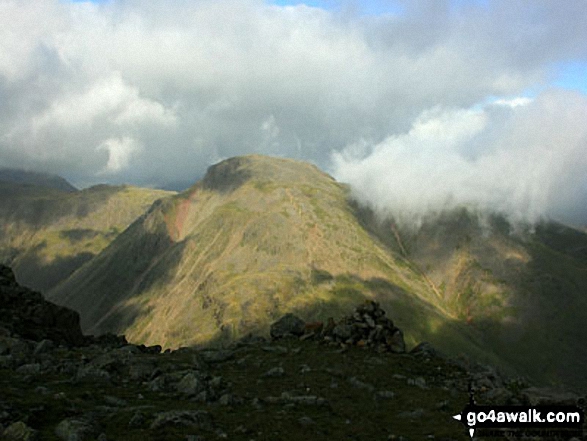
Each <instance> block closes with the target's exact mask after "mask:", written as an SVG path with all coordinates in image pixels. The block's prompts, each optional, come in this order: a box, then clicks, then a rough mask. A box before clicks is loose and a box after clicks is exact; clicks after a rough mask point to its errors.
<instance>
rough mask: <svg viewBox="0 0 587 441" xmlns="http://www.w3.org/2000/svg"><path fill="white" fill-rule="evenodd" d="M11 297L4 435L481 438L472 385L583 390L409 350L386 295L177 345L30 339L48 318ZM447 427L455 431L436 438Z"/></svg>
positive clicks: (1, 350) (478, 388)
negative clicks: (468, 421) (254, 330)
mask: <svg viewBox="0 0 587 441" xmlns="http://www.w3.org/2000/svg"><path fill="white" fill-rule="evenodd" d="M0 287H1V289H2V291H1V292H2V295H5V293H8V292H10V293H11V294H10V295H11V296H12V295H13V294H14V293H16V292H19V293H20V294H21V296H22V297H23V298H25V297H26V298H28V300H27V301H26V302H25V303H27V302H28V303H27V304H29V305H30V304H32V305H34V304H38V303H40V304H41V308H40V310H42V309H43V308H49V309H51V308H53V307H54V305H51V304H49V305H44V303H43V302H44V301H43V300H42V299H38V298H37V296H35V294H34V293H32V294H31V293H30V292H29V291H28V290H26V289H24V288H21V287H19V286H18V284H17V283H16V281H15V280H14V277H13V276H12V273H11V271H9V270H7V269H5V268H1V271H0ZM10 298H11V299H12V297H10ZM31 298H32V300H31ZM45 303H48V302H45ZM10 305H12V306H11V307H8V306H7V305H5V304H3V305H2V308H3V309H2V314H3V315H2V316H0V319H1V320H3V321H2V323H3V325H2V328H1V331H0V332H1V333H0V440H3V439H7V440H41V439H62V440H72V439H77V440H99V441H108V440H115V439H141V440H144V441H149V440H157V441H159V440H176V439H178V440H179V439H182V440H185V439H193V440H196V439H198V440H204V439H205V440H210V439H234V440H250V439H290V438H291V435H292V434H293V433H296V434H297V433H300V435H299V437H300V439H317V440H320V439H359V440H363V439H365V440H366V439H398V440H399V439H404V440H406V439H408V440H417V439H444V440H460V439H463V440H464V439H469V438H468V434H466V432H465V431H464V429H463V428H462V427H461V425H460V424H458V423H456V422H455V421H454V419H453V418H452V415H455V414H456V413H458V412H460V411H462V409H463V407H464V406H465V405H466V404H467V403H468V401H469V396H468V391H469V390H470V389H472V390H474V391H475V398H476V399H477V400H478V403H479V404H484V403H494V404H510V405H511V404H522V403H527V402H528V403H533V402H538V403H543V402H549V403H550V402H557V401H558V400H564V401H565V403H566V402H570V401H573V399H574V397H573V396H571V395H568V394H560V393H556V392H553V391H551V390H544V389H536V388H530V387H529V385H528V384H521V383H518V382H512V381H510V380H508V379H506V378H504V377H502V376H501V375H500V374H499V373H498V372H496V371H495V370H494V369H492V368H491V367H488V366H482V365H479V366H474V365H470V364H469V367H464V365H463V364H462V363H458V362H456V361H454V362H453V361H451V360H450V359H449V358H448V357H444V356H440V355H439V354H438V353H437V352H436V351H435V350H434V348H433V347H432V346H430V345H429V344H422V345H420V346H419V347H417V348H416V349H415V350H413V351H412V353H407V354H406V353H402V354H400V355H398V354H397V352H403V351H404V350H405V345H403V338H400V337H401V336H402V334H401V331H399V330H398V329H397V328H396V327H395V326H394V325H393V322H392V321H391V320H390V319H389V318H386V317H385V315H386V314H385V312H384V311H382V310H381V309H380V307H379V305H378V304H376V303H373V302H368V303H365V304H362V305H360V306H358V307H357V308H355V310H354V311H353V313H352V314H351V315H349V316H347V317H343V318H342V319H341V320H339V321H338V322H335V321H334V320H329V321H328V322H327V323H326V325H324V324H320V323H309V324H308V323H304V322H303V320H301V319H299V318H296V317H295V316H293V315H289V316H287V317H286V318H285V319H283V320H280V321H278V322H276V323H277V324H276V326H274V327H273V328H272V330H273V331H274V332H273V333H272V334H273V337H274V338H273V339H272V340H267V339H265V338H263V337H259V336H256V337H255V336H248V337H247V338H244V339H242V340H240V341H238V342H235V343H234V344H231V345H230V346H227V347H224V348H210V347H209V348H204V349H202V348H180V349H178V350H175V351H170V350H166V351H164V352H161V347H160V346H152V347H146V346H144V345H133V344H129V343H128V342H127V341H126V339H125V338H124V337H123V336H114V335H105V336H101V337H99V338H94V337H85V338H84V339H83V340H84V341H83V343H84V344H83V345H81V346H75V345H73V344H72V343H68V344H67V345H64V344H63V342H68V341H72V340H71V337H70V336H69V334H68V332H70V328H69V327H68V326H64V327H62V328H60V330H59V333H60V334H59V338H53V337H54V336H53V335H52V334H50V333H49V330H48V329H44V328H43V327H42V326H41V325H39V324H38V323H37V325H36V326H37V328H38V329H39V333H41V334H42V333H43V332H44V334H43V336H44V339H42V340H40V341H38V340H34V339H30V338H25V337H23V336H22V334H20V333H17V332H16V331H14V329H17V328H18V326H20V325H19V323H18V322H17V321H18V319H19V318H21V319H23V320H29V321H30V320H31V319H30V317H35V316H34V314H31V313H28V312H26V313H25V312H23V309H24V311H27V309H26V308H25V307H23V305H22V304H21V302H20V301H17V300H14V299H12V300H11V303H10ZM12 307H14V308H12ZM6 317H9V318H10V320H8V319H6ZM14 320H16V322H14ZM41 322H42V321H41ZM41 331H42V332H41ZM78 331H79V328H77V331H75V332H74V335H79V334H77V332H78ZM300 332H302V334H301V335H300ZM35 335H36V334H35ZM35 338H37V337H35ZM365 349H371V350H365ZM569 400H570V401H569ZM406 422H409V423H410V424H406ZM437 433H441V434H443V436H441V437H431V436H430V435H431V434H437Z"/></svg>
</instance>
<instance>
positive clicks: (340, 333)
mask: <svg viewBox="0 0 587 441" xmlns="http://www.w3.org/2000/svg"><path fill="white" fill-rule="evenodd" d="M332 334H333V335H334V336H335V337H337V338H338V339H340V340H343V341H345V340H348V339H349V338H351V337H352V336H353V328H352V326H350V325H347V324H343V323H341V324H338V325H336V326H335V327H334V329H333V330H332Z"/></svg>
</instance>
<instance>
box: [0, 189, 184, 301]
mask: <svg viewBox="0 0 587 441" xmlns="http://www.w3.org/2000/svg"><path fill="white" fill-rule="evenodd" d="M170 194H173V193H171V192H165V191H161V190H151V189H140V188H135V187H128V186H120V187H112V186H107V185H99V186H95V187H92V188H88V189H85V190H81V191H75V192H64V191H61V190H57V189H54V188H48V187H40V186H37V185H28V184H27V185H24V184H15V183H12V182H0V230H1V231H2V235H1V237H0V262H2V263H5V264H10V265H11V266H12V267H13V268H14V271H15V274H16V276H17V278H18V280H19V281H20V282H21V283H22V284H24V285H26V286H29V287H31V288H33V289H35V290H40V291H46V290H48V289H50V288H51V287H53V286H55V285H56V284H57V283H58V282H60V281H61V280H63V279H64V278H66V277H67V276H69V275H70V274H71V273H72V272H73V271H75V270H76V269H77V268H79V267H80V266H81V265H82V264H83V263H85V262H87V261H88V260H90V259H91V258H92V257H93V256H94V255H96V254H97V253H99V252H100V251H101V250H102V249H104V247H105V246H106V245H107V244H108V243H110V242H111V241H112V240H113V239H114V238H115V237H116V236H117V235H118V234H119V233H120V232H121V231H122V230H124V229H125V228H126V227H127V226H128V225H129V224H130V223H131V222H132V221H133V220H135V219H136V218H137V217H138V216H140V215H141V214H142V213H143V212H144V211H145V210H146V209H147V208H148V207H149V206H150V205H151V204H152V203H153V201H154V200H156V199H158V198H161V197H164V196H167V195H170Z"/></svg>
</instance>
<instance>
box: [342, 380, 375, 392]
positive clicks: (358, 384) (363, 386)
mask: <svg viewBox="0 0 587 441" xmlns="http://www.w3.org/2000/svg"><path fill="white" fill-rule="evenodd" d="M348 382H349V384H350V385H351V386H353V387H356V388H357V389H364V390H367V391H369V392H373V391H374V390H375V386H373V385H372V384H369V383H365V382H363V381H361V380H358V379H357V377H351V378H349V379H348Z"/></svg>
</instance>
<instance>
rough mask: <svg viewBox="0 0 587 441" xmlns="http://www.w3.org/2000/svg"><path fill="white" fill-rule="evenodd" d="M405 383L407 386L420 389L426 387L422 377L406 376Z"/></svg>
mask: <svg viewBox="0 0 587 441" xmlns="http://www.w3.org/2000/svg"><path fill="white" fill-rule="evenodd" d="M407 384H408V385H409V386H416V387H419V388H420V389H427V386H426V380H425V379H424V377H417V378H408V381H407Z"/></svg>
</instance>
